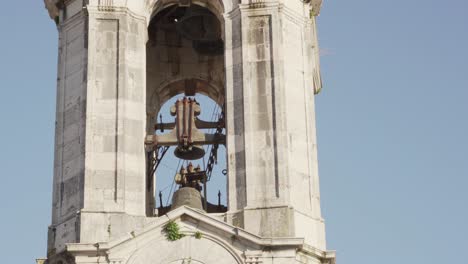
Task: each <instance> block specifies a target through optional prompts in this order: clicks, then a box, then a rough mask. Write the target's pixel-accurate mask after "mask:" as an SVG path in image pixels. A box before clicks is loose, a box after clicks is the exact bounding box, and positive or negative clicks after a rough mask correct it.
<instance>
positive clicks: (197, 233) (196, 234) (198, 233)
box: [194, 231, 203, 239]
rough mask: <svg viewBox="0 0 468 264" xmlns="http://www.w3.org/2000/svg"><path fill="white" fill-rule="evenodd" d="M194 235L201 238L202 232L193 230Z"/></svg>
mask: <svg viewBox="0 0 468 264" xmlns="http://www.w3.org/2000/svg"><path fill="white" fill-rule="evenodd" d="M194 236H195V238H196V239H201V238H202V236H203V235H202V233H201V232H200V231H197V232H195V235H194Z"/></svg>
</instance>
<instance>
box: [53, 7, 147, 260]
mask: <svg viewBox="0 0 468 264" xmlns="http://www.w3.org/2000/svg"><path fill="white" fill-rule="evenodd" d="M52 2H53V3H52ZM135 3H136V2H135V1H134V2H133V4H135ZM120 4H122V3H120ZM47 6H48V7H49V11H50V14H51V16H52V17H53V18H54V20H55V22H56V23H57V26H58V30H59V66H58V79H57V118H56V119H57V122H56V143H55V169H54V189H53V192H54V195H53V217H52V225H51V227H50V231H49V254H51V255H53V254H55V253H58V252H61V251H63V250H64V248H65V244H66V243H78V242H80V243H86V242H90V243H94V242H96V241H108V240H109V239H110V238H111V237H116V236H118V235H119V234H123V233H125V232H127V231H129V230H132V229H134V228H135V227H137V226H141V225H142V221H143V219H144V217H145V216H146V207H145V205H146V198H145V180H146V177H145V152H144V145H143V139H144V136H145V134H146V131H145V130H146V38H147V23H146V17H145V13H144V12H139V11H135V10H132V9H130V8H127V7H126V6H122V5H115V4H114V3H113V1H89V2H88V1H83V0H72V1H65V2H63V1H47ZM142 10H144V9H142ZM140 11H141V10H140Z"/></svg>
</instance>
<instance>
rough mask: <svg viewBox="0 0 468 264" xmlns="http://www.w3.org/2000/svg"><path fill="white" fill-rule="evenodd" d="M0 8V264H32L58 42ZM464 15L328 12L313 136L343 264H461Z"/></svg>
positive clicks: (26, 16) (45, 184) (465, 212)
mask: <svg viewBox="0 0 468 264" xmlns="http://www.w3.org/2000/svg"><path fill="white" fill-rule="evenodd" d="M288 1H289V0H288ZM291 1H292V0H291ZM3 2H4V3H3V4H2V9H1V11H0V12H1V14H0V32H2V37H1V41H0V55H1V56H0V87H1V91H2V93H1V96H0V118H1V121H2V123H1V130H0V146H1V150H0V171H1V180H2V181H1V185H0V186H1V189H0V201H1V203H0V205H1V207H0V212H1V214H0V234H1V238H0V252H1V257H2V263H14V264H16V263H18V264H29V263H34V259H35V258H36V257H40V256H44V255H45V253H46V252H45V251H46V249H45V247H46V234H47V226H48V224H49V222H50V207H51V179H52V167H53V138H54V122H55V87H56V85H55V79H56V62H57V33H56V29H55V26H54V23H53V22H52V21H51V20H49V19H48V17H47V13H46V11H45V9H44V8H43V3H42V1H40V0H26V1H3ZM467 11H468V2H466V1H463V0H447V1H440V0H437V1H436V0H412V1H409V0H394V1H376V0H354V1H338V0H335V1H325V3H324V7H323V10H322V14H321V16H320V18H319V30H320V32H319V33H320V41H321V43H320V44H321V48H322V51H323V56H322V74H323V80H324V84H325V88H324V90H323V92H322V93H321V94H320V95H319V96H318V97H317V119H318V122H317V123H318V124H317V125H318V136H319V158H320V173H321V191H322V208H323V214H324V217H325V218H326V221H327V222H326V223H327V237H328V245H329V248H330V249H336V250H337V252H338V261H339V263H341V264H375V263H378V264H394V263H415V264H439V263H467V261H465V260H464V254H465V253H464V252H466V250H467V247H468V227H467V224H468V206H467V202H468V191H467V187H468V160H467V158H468V155H467V151H468V139H467V135H468V121H467V119H468V118H467V114H468V51H467V47H468V15H467V14H466V13H467Z"/></svg>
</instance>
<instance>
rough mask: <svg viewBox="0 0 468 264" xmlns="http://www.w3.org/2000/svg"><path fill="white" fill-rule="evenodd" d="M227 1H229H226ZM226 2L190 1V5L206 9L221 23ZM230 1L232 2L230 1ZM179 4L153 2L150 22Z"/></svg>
mask: <svg viewBox="0 0 468 264" xmlns="http://www.w3.org/2000/svg"><path fill="white" fill-rule="evenodd" d="M228 1H229V0H228ZM228 1H226V0H192V4H196V5H200V6H202V7H206V8H208V9H209V10H210V11H211V12H213V13H214V14H215V15H216V16H217V17H218V19H219V20H220V21H223V20H224V18H223V14H224V13H225V11H226V9H225V2H228ZM231 1H232V0H231ZM177 3H179V0H155V1H153V3H152V5H151V9H150V10H151V16H150V20H151V19H153V17H154V16H155V15H156V14H157V13H158V12H159V11H161V10H163V9H164V8H166V7H168V6H171V5H175V4H177Z"/></svg>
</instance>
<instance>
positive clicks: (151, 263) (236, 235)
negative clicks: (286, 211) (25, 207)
mask: <svg viewBox="0 0 468 264" xmlns="http://www.w3.org/2000/svg"><path fill="white" fill-rule="evenodd" d="M220 217H221V216H220ZM170 221H174V222H175V223H177V224H178V226H179V227H180V231H181V233H182V234H183V235H185V236H184V237H183V238H181V239H179V240H176V241H170V240H169V239H168V238H167V237H166V232H165V230H164V227H165V226H166V225H167V224H168V223H169V222H170ZM200 235H201V236H200ZM67 251H68V252H69V253H70V254H71V255H73V256H75V257H76V263H80V262H79V259H80V257H83V258H86V259H87V260H89V258H90V257H91V256H94V257H95V260H96V262H95V263H115V264H127V263H128V264H160V263H161V264H166V263H168V264H169V263H217V264H223V263H225V264H231V263H262V259H263V258H267V257H269V258H270V259H271V258H272V257H276V258H281V259H284V261H285V262H282V263H298V262H296V260H297V258H298V252H302V253H301V254H303V255H304V257H306V256H307V255H310V256H311V257H313V258H315V259H317V258H319V259H324V260H325V259H334V254H333V253H330V252H322V251H319V250H315V249H310V248H307V246H306V245H304V240H303V239H302V238H261V237H258V236H256V235H254V234H251V233H249V232H247V231H245V230H243V229H241V228H238V227H235V226H232V225H230V224H228V223H225V222H223V221H221V220H220V219H217V218H216V217H215V216H212V215H207V214H205V213H203V212H200V211H197V210H195V209H191V208H189V207H180V208H178V209H176V210H174V211H171V212H169V213H168V214H167V215H166V216H163V217H159V218H156V219H155V221H154V222H151V223H150V224H148V225H147V226H146V227H144V228H143V229H141V230H136V231H133V232H131V233H130V234H127V235H125V236H123V237H121V238H119V239H116V240H113V241H110V242H106V243H97V244H68V245H67ZM288 259H289V261H288ZM184 261H185V262H184ZM303 263H304V262H303ZM305 263H308V262H305ZM323 263H327V262H323ZM329 263H331V262H329Z"/></svg>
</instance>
